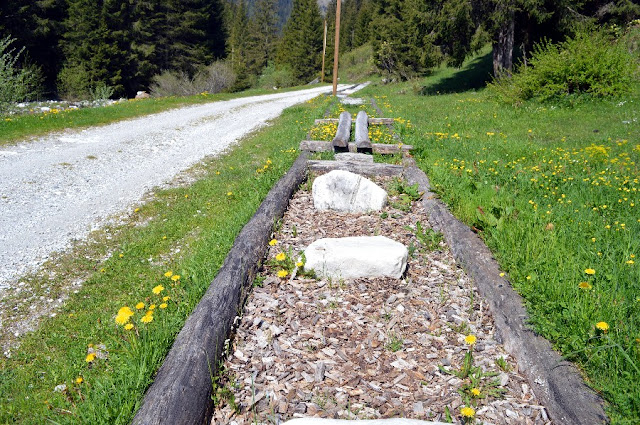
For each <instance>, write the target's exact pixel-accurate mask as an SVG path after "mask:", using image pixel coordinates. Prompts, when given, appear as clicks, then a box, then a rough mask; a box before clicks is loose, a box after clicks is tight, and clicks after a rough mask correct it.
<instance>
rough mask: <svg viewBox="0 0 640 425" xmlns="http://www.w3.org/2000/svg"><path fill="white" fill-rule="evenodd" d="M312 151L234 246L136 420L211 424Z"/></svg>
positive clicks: (142, 424)
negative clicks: (225, 373) (279, 224)
mask: <svg viewBox="0 0 640 425" xmlns="http://www.w3.org/2000/svg"><path fill="white" fill-rule="evenodd" d="M307 158H308V155H307V153H306V152H301V153H300V155H299V156H298V158H297V159H296V160H295V162H294V163H293V165H292V166H291V168H290V169H289V170H288V171H287V172H286V173H285V175H284V176H283V177H282V178H281V179H280V180H279V181H278V182H277V183H276V184H275V186H273V188H272V189H271V190H270V191H269V193H268V194H267V196H266V198H265V199H264V201H263V202H262V203H261V204H260V207H259V208H258V210H257V211H256V213H255V214H254V215H253V217H252V218H251V220H249V222H248V223H247V224H246V225H245V226H244V227H243V228H242V231H241V232H240V233H239V234H238V236H237V237H236V239H235V241H234V243H233V247H232V248H231V250H230V251H229V254H228V255H227V257H226V258H225V260H224V263H223V265H222V267H221V268H220V270H219V271H218V274H217V275H216V277H215V278H214V279H213V281H212V282H211V284H210V285H209V288H208V289H207V292H206V293H205V294H204V296H203V297H202V299H201V300H200V302H199V303H198V305H197V306H196V307H195V309H194V310H193V312H192V313H191V315H190V316H189V317H188V318H187V321H186V322H185V324H184V326H183V328H182V330H181V331H180V333H179V334H178V336H177V337H176V339H175V341H174V343H173V345H172V347H171V349H170V350H169V353H168V354H167V356H166V357H165V359H164V361H163V363H162V366H161V367H160V369H159V370H158V372H157V374H156V376H155V377H154V380H153V383H152V384H151V386H150V387H149V388H148V389H147V391H146V393H145V395H144V398H143V400H142V404H141V406H140V409H139V410H138V411H137V413H136V415H135V417H134V418H133V421H132V422H131V423H132V424H134V425H160V424H171V425H180V424H185V425H186V424H189V425H191V424H206V423H208V422H209V420H210V419H211V414H212V412H213V403H212V400H211V393H212V390H213V383H212V378H213V377H214V376H215V375H217V373H218V365H219V364H220V362H221V361H222V357H223V354H224V350H225V346H226V345H227V343H228V338H229V335H230V333H231V331H232V328H233V326H234V324H235V322H236V317H237V316H240V315H241V312H242V306H243V303H244V301H245V299H246V296H247V294H248V292H249V291H250V289H251V285H252V283H253V280H254V278H255V276H256V273H257V270H258V266H259V264H260V263H261V262H262V259H263V258H264V255H265V254H266V251H267V246H268V242H269V240H270V238H271V233H272V229H273V226H274V224H275V222H276V221H277V220H279V219H280V218H282V216H283V215H284V212H285V210H286V208H287V206H288V205H289V200H290V199H291V197H292V195H293V193H294V192H295V191H296V190H297V188H298V187H299V186H300V184H302V182H303V181H304V180H305V179H306V178H307Z"/></svg>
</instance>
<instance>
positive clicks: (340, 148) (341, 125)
mask: <svg viewBox="0 0 640 425" xmlns="http://www.w3.org/2000/svg"><path fill="white" fill-rule="evenodd" d="M350 137H351V114H350V113H349V112H347V111H344V112H343V113H341V114H340V118H339V121H338V130H337V131H336V137H334V138H333V140H332V141H331V146H333V149H334V150H335V151H336V152H346V151H348V150H349V138H350Z"/></svg>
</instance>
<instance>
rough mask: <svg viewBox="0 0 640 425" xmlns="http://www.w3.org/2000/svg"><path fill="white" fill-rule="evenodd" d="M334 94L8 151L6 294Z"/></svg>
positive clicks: (0, 260)
mask: <svg viewBox="0 0 640 425" xmlns="http://www.w3.org/2000/svg"><path fill="white" fill-rule="evenodd" d="M341 88H344V87H341ZM329 91H330V88H327V87H321V88H313V89H308V90H302V91H296V92H290V93H279V94H271V95H264V96H253V97H245V98H241V99H234V100H228V101H223V102H215V103H210V104H206V105H200V106H192V107H186V108H182V109H178V110H172V111H167V112H163V113H159V114H155V115H151V116H146V117H142V118H136V119H132V120H127V121H122V122H118V123H115V124H110V125H107V126H103V127H94V128H89V129H86V130H82V131H68V132H65V133H62V134H55V135H52V136H48V137H45V138H42V139H39V140H35V141H31V142H24V143H21V144H18V145H17V146H11V147H8V148H0V290H2V289H3V288H7V287H9V286H11V285H12V284H13V283H15V282H16V279H18V278H19V276H21V275H22V274H24V273H26V272H29V271H31V270H34V268H36V267H37V266H38V265H40V264H42V263H43V262H44V261H45V260H46V258H47V256H48V255H49V254H50V253H51V252H54V251H60V250H63V249H65V248H67V247H68V246H69V243H70V242H71V241H73V240H77V239H83V238H85V237H86V236H87V234H88V233H89V232H90V231H91V230H92V229H95V228H97V227H99V226H100V225H101V224H104V221H105V219H106V218H107V217H108V216H110V215H113V214H115V213H117V212H119V211H122V210H124V209H125V208H127V207H128V206H130V205H132V204H133V203H135V202H136V201H137V200H139V199H140V198H141V197H142V196H143V195H144V193H145V192H147V191H148V190H150V189H151V188H153V187H154V186H157V185H160V184H162V183H164V182H167V181H168V180H170V179H171V178H172V177H173V176H175V175H176V174H177V173H178V172H180V171H181V170H184V169H186V168H188V167H189V166H191V165H193V164H195V163H197V162H198V161H200V160H201V159H202V158H204V157H205V156H209V155H215V154H218V153H220V152H222V151H223V150H224V149H225V148H227V147H228V146H229V145H230V144H232V143H233V142H235V141H237V140H238V139H239V138H241V137H242V136H244V135H245V134H247V133H248V132H250V131H252V130H254V129H256V128H258V127H260V126H263V125H264V124H265V122H266V121H268V120H270V119H273V118H275V117H277V116H278V115H280V113H281V112H282V110H283V109H285V108H287V107H289V106H292V105H294V104H296V103H300V102H303V101H306V100H309V99H311V98H313V97H315V96H317V95H319V94H321V93H325V92H329Z"/></svg>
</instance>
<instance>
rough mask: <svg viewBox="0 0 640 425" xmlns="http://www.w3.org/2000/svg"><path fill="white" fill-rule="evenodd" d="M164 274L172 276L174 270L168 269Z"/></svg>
mask: <svg viewBox="0 0 640 425" xmlns="http://www.w3.org/2000/svg"><path fill="white" fill-rule="evenodd" d="M164 275H165V276H166V277H171V276H173V271H171V270H169V271H168V272H166V273H165V274H164Z"/></svg>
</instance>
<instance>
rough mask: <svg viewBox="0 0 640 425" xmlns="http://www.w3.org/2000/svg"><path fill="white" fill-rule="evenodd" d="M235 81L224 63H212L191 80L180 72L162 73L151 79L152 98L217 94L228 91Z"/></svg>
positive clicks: (231, 72)
mask: <svg viewBox="0 0 640 425" xmlns="http://www.w3.org/2000/svg"><path fill="white" fill-rule="evenodd" d="M235 81H236V74H235V73H234V72H233V71H232V70H231V67H230V66H229V65H227V64H226V63H224V62H221V61H218V62H214V63H212V64H211V65H209V66H207V67H206V68H204V69H202V70H200V71H199V72H198V73H197V74H196V75H195V76H194V77H193V78H191V77H190V76H189V75H188V74H187V73H185V72H182V71H180V72H179V71H164V72H163V73H162V74H160V75H156V76H154V77H153V84H152V85H151V87H150V91H151V95H152V96H156V97H159V96H193V95H196V94H200V93H204V92H207V93H219V92H221V91H224V90H228V89H229V88H230V87H231V86H233V84H234V83H235Z"/></svg>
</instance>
